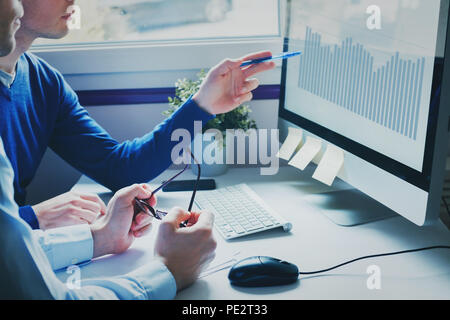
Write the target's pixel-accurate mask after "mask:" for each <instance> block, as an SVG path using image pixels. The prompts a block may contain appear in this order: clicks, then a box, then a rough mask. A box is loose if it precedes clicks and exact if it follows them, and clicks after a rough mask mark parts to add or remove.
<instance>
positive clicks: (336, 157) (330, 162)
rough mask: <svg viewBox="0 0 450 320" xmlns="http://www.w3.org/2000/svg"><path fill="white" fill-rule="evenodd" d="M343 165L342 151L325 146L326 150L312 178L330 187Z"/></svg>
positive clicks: (331, 146)
mask: <svg viewBox="0 0 450 320" xmlns="http://www.w3.org/2000/svg"><path fill="white" fill-rule="evenodd" d="M343 165H344V151H343V150H342V149H339V148H338V147H335V146H333V145H331V144H330V145H328V146H327V150H326V151H325V154H324V155H323V157H322V159H321V160H320V162H319V165H318V167H317V169H316V171H315V172H314V175H313V178H314V179H316V180H318V181H320V182H322V183H325V184H326V185H328V186H331V185H332V184H333V181H334V179H336V177H337V175H338V174H339V170H341V168H342V166H343Z"/></svg>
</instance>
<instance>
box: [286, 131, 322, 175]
mask: <svg viewBox="0 0 450 320" xmlns="http://www.w3.org/2000/svg"><path fill="white" fill-rule="evenodd" d="M321 149H322V141H321V140H319V139H315V138H312V137H307V138H306V142H305V145H304V146H303V147H302V148H301V149H300V151H299V152H297V154H296V155H295V156H294V157H293V158H292V160H291V161H290V162H289V165H291V166H294V167H296V168H298V169H300V170H305V168H306V167H307V166H308V164H309V163H310V162H311V161H312V160H313V159H314V157H315V156H316V155H317V154H318V153H319V152H320V150H321Z"/></svg>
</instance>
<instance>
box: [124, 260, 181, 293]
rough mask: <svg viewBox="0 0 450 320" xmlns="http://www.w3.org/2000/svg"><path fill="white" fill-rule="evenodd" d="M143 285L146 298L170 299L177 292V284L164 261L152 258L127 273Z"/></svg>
mask: <svg viewBox="0 0 450 320" xmlns="http://www.w3.org/2000/svg"><path fill="white" fill-rule="evenodd" d="M127 276H129V277H131V278H134V279H135V280H136V281H138V282H139V284H140V285H141V286H142V287H143V289H144V290H145V292H146V294H147V297H146V298H147V299H148V300H171V299H173V298H174V297H175V295H176V294H177V284H176V282H175V278H174V277H173V275H172V273H171V272H170V271H169V269H167V267H166V266H165V264H164V263H162V262H161V261H159V260H154V261H152V262H151V263H148V264H146V265H144V266H142V267H140V268H139V269H136V270H134V271H133V272H130V273H128V274H127Z"/></svg>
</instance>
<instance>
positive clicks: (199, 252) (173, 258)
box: [155, 208, 217, 291]
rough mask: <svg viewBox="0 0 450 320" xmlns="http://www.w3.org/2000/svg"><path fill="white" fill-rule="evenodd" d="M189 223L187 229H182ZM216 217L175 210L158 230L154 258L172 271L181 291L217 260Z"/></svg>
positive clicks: (204, 213) (208, 214) (205, 213)
mask: <svg viewBox="0 0 450 320" xmlns="http://www.w3.org/2000/svg"><path fill="white" fill-rule="evenodd" d="M186 220H188V227H186V228H180V227H179V225H180V223H181V222H183V221H186ZM213 223H214V216H213V215H212V214H211V213H209V212H202V213H189V212H186V211H184V210H182V209H180V208H174V209H172V210H171V211H170V212H169V214H168V215H167V216H166V217H164V219H163V221H162V223H161V225H160V226H159V231H158V236H157V239H156V244H155V255H156V257H157V258H159V259H161V260H162V261H163V263H164V264H165V265H166V266H167V268H168V269H169V270H170V272H171V273H172V275H173V276H174V278H175V281H176V283H177V289H178V291H179V290H182V289H184V288H186V287H187V286H189V285H190V284H192V283H193V282H194V281H195V280H196V279H197V278H198V276H199V274H200V272H201V271H202V269H203V268H204V267H205V266H206V265H207V264H208V263H209V262H211V261H212V259H214V251H215V249H216V246H217V243H216V241H215V240H214V239H213V237H212V227H213Z"/></svg>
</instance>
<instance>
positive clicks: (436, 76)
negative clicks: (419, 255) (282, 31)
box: [280, 0, 450, 226]
mask: <svg viewBox="0 0 450 320" xmlns="http://www.w3.org/2000/svg"><path fill="white" fill-rule="evenodd" d="M287 3H288V4H287V16H286V37H285V48H284V49H285V51H297V50H301V51H303V55H302V56H301V57H300V59H289V60H286V61H284V63H283V69H282V70H283V71H282V86H281V99H280V118H281V119H282V120H280V121H281V124H280V125H281V126H283V124H282V123H286V122H287V123H288V125H289V126H292V125H295V126H298V127H300V128H302V129H303V130H304V131H305V132H307V134H308V135H312V136H315V137H318V138H320V139H322V140H324V141H326V142H327V143H330V144H333V145H335V146H337V147H339V148H341V149H342V150H344V152H345V162H344V166H343V168H342V169H341V171H340V172H339V175H338V178H340V179H342V180H344V181H346V182H347V183H348V184H350V185H351V186H353V187H354V188H355V189H356V190H359V192H358V193H359V194H360V195H361V196H360V197H358V196H355V194H351V193H347V194H344V195H343V197H342V198H341V200H342V201H344V202H345V201H347V203H349V205H350V206H352V205H353V206H354V205H355V203H357V205H358V206H360V208H359V212H360V213H362V214H363V215H364V214H365V213H366V212H367V211H373V214H374V217H366V218H367V219H368V220H370V219H376V218H377V216H378V214H381V216H383V215H384V214H387V215H389V214H392V213H395V214H399V215H401V216H403V217H405V218H406V219H408V220H410V221H412V222H413V223H415V224H417V225H419V226H423V225H426V224H430V223H432V222H434V221H435V220H437V219H438V218H439V211H440V210H439V209H440V202H441V195H442V188H443V180H444V173H445V161H446V157H447V147H448V140H449V127H450V121H449V109H450V107H449V103H450V61H449V60H450V51H449V49H450V48H449V45H450V41H448V40H449V36H450V34H449V32H448V22H449V21H448V20H449V19H448V17H449V0H442V1H441V0H368V1H366V0H332V1H331V0H322V1H318V0H291V1H288V2H287ZM335 195H336V194H334V195H333V196H335ZM358 199H359V200H358ZM374 200H375V201H374ZM330 201H331V202H330ZM333 201H335V200H329V203H328V204H326V203H324V204H323V209H327V207H328V209H331V210H330V212H332V211H333V210H334V209H336V207H339V206H341V205H335V204H333V203H332V202H333ZM371 202H372V203H371ZM369 203H371V204H370V205H369ZM369 208H370V209H369ZM341 209H342V206H341ZM334 211H336V210H334ZM338 211H339V210H338ZM340 211H345V210H340ZM350 211H351V210H350ZM352 215H353V216H352V217H350V218H348V220H345V219H344V222H343V223H342V224H343V225H352V224H359V223H363V222H365V220H364V219H366V218H364V217H357V215H356V216H355V214H354V212H353V213H352ZM335 216H339V219H342V217H343V215H342V212H340V213H339V215H335ZM339 219H338V221H339ZM354 219H356V220H355V221H353V220H354ZM341 221H342V220H341ZM347 222H348V224H346V223H347ZM337 223H339V222H337Z"/></svg>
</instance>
